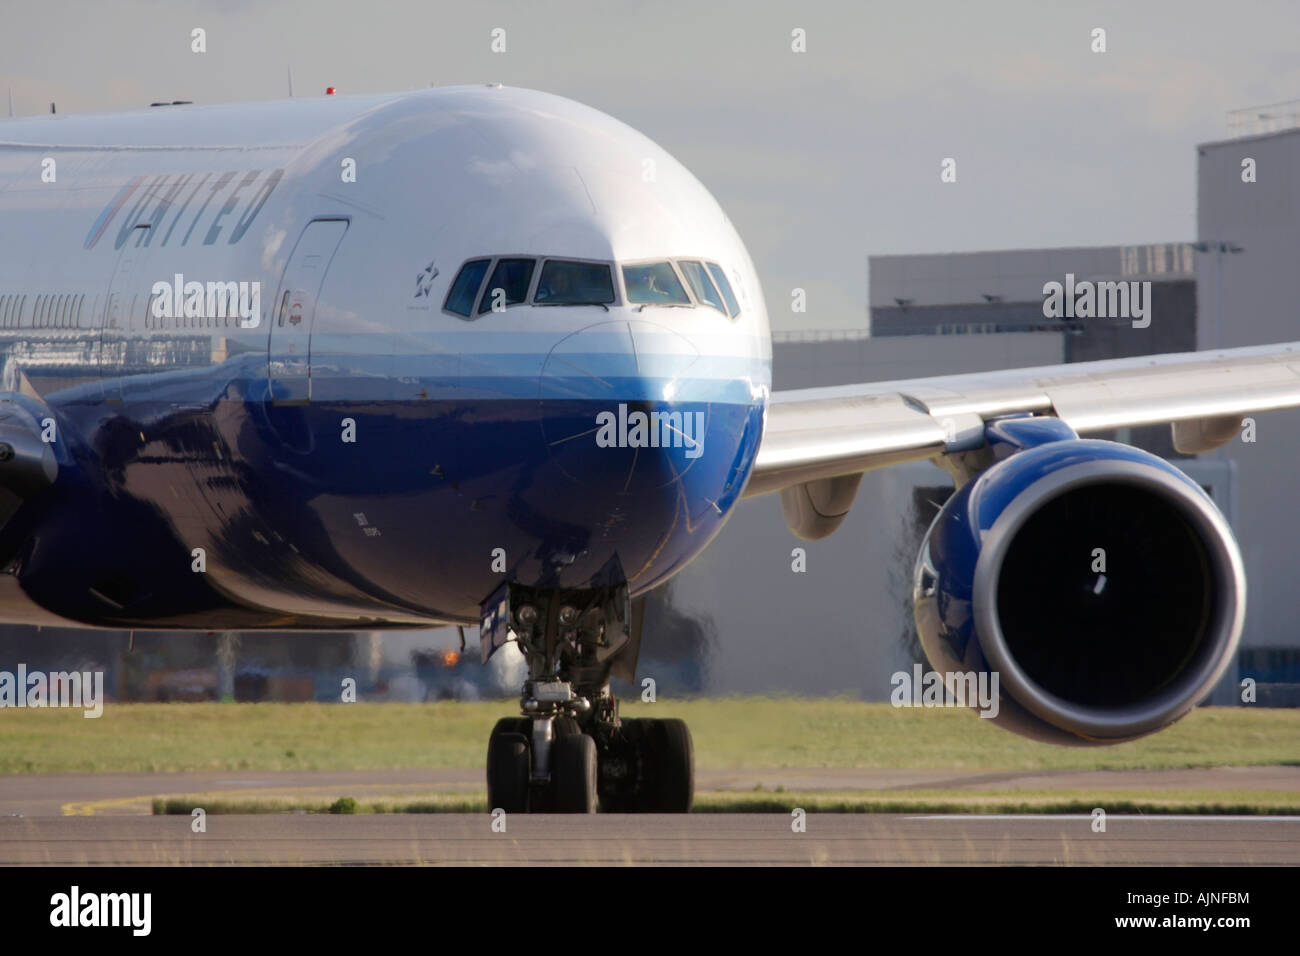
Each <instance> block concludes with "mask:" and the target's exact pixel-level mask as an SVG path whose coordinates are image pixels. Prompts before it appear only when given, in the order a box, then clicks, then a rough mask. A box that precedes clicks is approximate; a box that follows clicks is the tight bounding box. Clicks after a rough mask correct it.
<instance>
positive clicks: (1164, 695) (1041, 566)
mask: <svg viewBox="0 0 1300 956" xmlns="http://www.w3.org/2000/svg"><path fill="white" fill-rule="evenodd" d="M987 433H988V441H989V448H990V450H991V451H992V453H993V455H994V457H995V458H1000V459H1001V460H999V461H997V463H996V464H993V465H992V466H991V467H989V468H988V469H987V470H985V471H984V472H983V473H981V474H980V475H979V477H977V478H975V479H974V480H972V481H970V482H968V483H967V484H965V485H964V486H963V487H961V488H960V489H959V490H958V491H957V492H956V493H955V494H954V495H953V496H952V498H951V499H949V501H948V502H947V504H946V505H945V506H944V507H943V509H942V510H941V511H940V513H939V515H938V516H937V517H936V518H935V520H934V522H933V524H932V525H931V526H930V530H929V532H928V533H927V534H926V537H925V541H924V543H923V545H922V548H921V553H920V556H919V557H918V559H917V564H916V568H915V574H914V580H913V602H914V607H915V615H916V623H917V630H918V632H919V634H920V638H921V644H922V647H923V648H924V650H925V654H926V657H927V658H928V660H929V663H930V666H931V667H932V668H933V669H934V670H935V671H938V672H939V673H941V674H952V673H958V674H961V673H965V674H969V673H971V672H974V673H975V674H977V675H978V674H980V673H981V672H984V673H986V674H989V675H992V674H997V677H998V688H999V691H1000V701H999V706H998V708H997V715H996V717H994V718H993V720H994V721H995V722H997V723H998V724H1000V725H1001V726H1004V727H1006V728H1007V729H1010V730H1013V731H1015V732H1017V733H1020V734H1023V735H1025V736H1028V737H1033V738H1036V739H1040V740H1050V741H1052V742H1055V743H1092V744H1106V743H1119V742H1121V741H1125V740H1131V739H1133V738H1135V737H1140V736H1142V735H1144V734H1148V733H1151V732H1153V731H1156V730H1159V729H1161V728H1163V727H1166V726H1168V725H1169V724H1171V723H1173V722H1174V721H1176V720H1178V719H1179V718H1180V717H1182V716H1183V715H1185V714H1186V713H1187V712H1188V711H1190V710H1191V709H1192V708H1193V707H1195V706H1196V704H1197V703H1199V702H1200V701H1201V700H1202V699H1203V698H1204V697H1205V695H1206V694H1208V693H1209V691H1210V690H1211V689H1212V688H1213V686H1214V684H1215V683H1216V682H1217V681H1218V679H1219V678H1220V677H1221V676H1222V675H1223V673H1224V671H1225V669H1226V668H1227V667H1228V665H1229V663H1230V662H1231V660H1232V658H1233V654H1234V652H1235V650H1236V647H1237V642H1238V640H1239V638H1240V636H1241V629H1242V623H1243V620H1244V617H1245V606H1246V583H1245V574H1244V571H1243V567H1242V561H1241V554H1240V552H1239V550H1238V548H1237V544H1236V541H1235V540H1234V538H1233V535H1232V532H1231V530H1230V528H1229V527H1228V524H1227V522H1226V521H1225V520H1224V518H1223V515H1222V514H1221V513H1220V512H1219V510H1218V508H1216V507H1215V505H1214V503H1213V502H1212V501H1211V500H1210V498H1209V496H1208V495H1207V494H1206V493H1205V492H1204V491H1203V490H1202V489H1201V488H1200V487H1199V486H1198V485H1197V484H1196V483H1195V482H1194V481H1192V479H1191V478H1189V477H1188V476H1187V475H1185V474H1184V473H1183V472H1181V471H1180V470H1178V469H1177V468H1176V467H1174V466H1173V465H1171V464H1169V463H1168V462H1166V461H1164V460H1163V459H1161V458H1158V457H1156V456H1154V455H1151V454H1149V453H1147V452H1144V451H1141V450H1140V449H1136V448H1132V447H1129V446H1127V445H1121V444H1116V443H1115V442H1107V441H1096V440H1081V439H1078V438H1076V437H1074V436H1073V433H1072V432H1070V431H1069V429H1068V428H1067V427H1066V426H1064V425H1063V424H1062V423H1060V422H1059V421H1057V420H1054V419H1032V418H1031V419H1014V420H1007V421H1003V422H997V423H994V424H991V425H990V426H989V427H988V430H987Z"/></svg>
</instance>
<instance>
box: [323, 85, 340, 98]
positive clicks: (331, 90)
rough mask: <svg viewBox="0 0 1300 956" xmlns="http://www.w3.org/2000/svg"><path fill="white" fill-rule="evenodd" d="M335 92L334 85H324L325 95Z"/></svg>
mask: <svg viewBox="0 0 1300 956" xmlns="http://www.w3.org/2000/svg"><path fill="white" fill-rule="evenodd" d="M336 92H338V91H337V90H335V89H334V87H332V86H327V87H325V95H326V96H333V95H334V94H335V93H336Z"/></svg>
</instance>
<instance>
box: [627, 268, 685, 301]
mask: <svg viewBox="0 0 1300 956" xmlns="http://www.w3.org/2000/svg"><path fill="white" fill-rule="evenodd" d="M623 284H624V285H626V286H627V301H628V302H630V303H632V304H633V305H690V304H691V300H690V297H689V296H688V295H687V294H686V290H685V289H684V288H682V283H681V280H680V279H678V278H677V273H676V272H674V271H673V266H672V263H670V262H643V263H640V264H638V265H633V266H624V267H623Z"/></svg>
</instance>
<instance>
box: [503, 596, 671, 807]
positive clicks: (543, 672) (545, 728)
mask: <svg viewBox="0 0 1300 956" xmlns="http://www.w3.org/2000/svg"><path fill="white" fill-rule="evenodd" d="M638 631H639V626H634V623H633V614H632V608H631V604H630V602H629V600H628V595H627V587H626V586H625V585H620V586H613V587H606V588H595V589H591V590H583V591H576V590H569V591H558V590H543V589H537V588H525V587H522V586H519V585H515V584H506V585H503V586H502V587H501V589H500V590H498V591H497V593H496V594H495V595H493V597H492V599H491V600H490V601H488V603H487V604H485V605H484V615H483V629H482V641H483V645H484V653H485V659H486V656H487V655H490V654H491V652H492V651H494V650H496V649H497V648H498V647H500V646H502V645H503V644H504V643H505V642H506V641H508V640H515V641H516V642H518V645H519V649H520V650H521V651H522V652H523V654H524V658H525V660H526V661H527V663H528V674H529V677H528V680H527V681H525V683H524V689H523V694H522V695H521V697H520V701H519V704H520V710H521V711H522V713H523V716H521V717H505V718H502V719H501V720H499V721H497V725H496V727H494V728H493V730H492V736H491V737H490V738H489V740H488V759H487V784H488V805H489V807H490V808H493V809H495V808H498V807H499V808H501V809H503V810H505V811H506V812H507V813H510V812H515V813H527V812H534V813H536V812H551V813H595V812H596V809H597V807H598V806H599V808H600V809H601V810H602V811H605V812H622V813H634V812H641V813H646V812H649V813H687V812H689V811H690V809H691V804H692V802H693V799H694V788H695V781H694V774H695V760H694V750H693V746H692V743H691V734H690V731H689V730H688V729H687V727H686V724H685V723H683V722H682V721H680V720H657V719H620V718H619V716H618V700H617V699H616V698H615V697H614V695H613V694H611V693H610V689H609V679H610V675H611V674H614V675H616V676H619V677H625V678H627V679H629V680H631V679H632V678H633V677H634V676H635V672H636V655H637V651H638V649H639V644H640V634H639V633H638Z"/></svg>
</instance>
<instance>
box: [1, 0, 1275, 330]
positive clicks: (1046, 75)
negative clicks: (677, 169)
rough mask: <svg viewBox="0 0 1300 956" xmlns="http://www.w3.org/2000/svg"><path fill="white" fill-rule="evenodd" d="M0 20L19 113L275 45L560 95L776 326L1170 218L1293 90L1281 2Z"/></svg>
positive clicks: (120, 10)
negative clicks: (1245, 132) (685, 210)
mask: <svg viewBox="0 0 1300 956" xmlns="http://www.w3.org/2000/svg"><path fill="white" fill-rule="evenodd" d="M0 23H2V24H3V30H2V32H0V96H2V95H3V88H4V87H11V88H12V89H13V96H14V102H15V107H16V111H17V112H18V113H19V114H20V115H21V114H28V113H37V112H45V111H47V110H48V109H49V102H50V101H51V100H54V101H56V102H57V103H58V108H59V112H61V113H68V112H80V111H88V110H105V109H120V108H129V107H137V106H144V105H147V104H148V103H149V102H150V101H152V100H159V99H168V100H170V99H189V100H194V101H195V102H221V101H229V100H254V99H265V98H276V97H281V96H283V95H285V93H286V92H287V80H286V68H287V67H289V66H292V68H293V73H294V80H295V86H296V92H297V94H298V95H300V96H302V95H317V94H319V93H321V92H322V91H323V90H324V88H325V87H326V86H328V85H334V86H337V87H338V88H339V89H340V91H341V92H375V91H383V90H400V89H411V88H416V87H424V86H427V85H428V84H430V83H437V84H439V85H451V84H457V83H477V82H488V81H495V82H501V83H505V84H507V85H513V86H526V87H534V88H537V89H543V90H547V91H549V92H552V93H558V94H560V95H563V96H568V97H571V98H573V99H576V100H580V101H582V102H584V103H587V104H589V105H591V106H594V107H596V108H598V109H601V110H604V111H605V112H607V113H610V114H612V115H614V116H616V117H618V118H619V119H621V120H623V121H625V122H627V123H629V124H631V125H632V126H634V127H636V128H638V129H640V130H641V131H643V132H644V133H646V134H647V135H649V136H650V137H651V138H652V139H654V140H656V141H658V142H659V143H660V144H661V145H662V146H664V147H665V148H666V149H668V150H669V151H670V152H672V153H673V154H674V155H676V156H677V158H678V159H680V160H681V161H682V162H684V163H685V164H686V165H687V166H688V167H689V168H690V169H691V170H692V171H693V172H694V173H695V174H696V175H697V176H699V178H700V179H701V180H702V181H703V182H704V183H705V185H707V186H708V187H709V188H710V189H711V190H712V191H713V193H714V194H715V195H716V196H717V197H718V199H719V200H720V201H721V203H722V205H723V206H724V208H726V210H727V211H728V213H729V214H730V215H731V218H732V220H733V221H734V222H735V224H736V226H737V228H738V229H739V230H740V232H741V235H742V236H743V237H744V239H745V241H746V242H747V244H748V245H749V248H750V251H751V253H752V254H753V256H754V259H755V261H756V263H757V265H758V268H759V272H760V274H761V275H762V277H763V281H764V289H765V292H766V294H767V298H768V306H769V310H770V311H771V313H772V318H773V325H774V326H775V327H777V328H797V327H804V328H833V327H844V326H861V325H863V324H864V322H865V304H866V260H867V256H869V255H878V254H884V253H914V252H952V251H970V250H982V249H999V248H1025V247H1037V246H1071V245H1106V244H1131V243H1142V242H1157V241H1173V240H1185V239H1190V238H1194V236H1195V219H1196V205H1195V182H1194V176H1195V162H1194V160H1195V144H1197V143H1198V142H1204V141H1209V140H1216V139H1223V138H1226V137H1227V136H1228V135H1229V134H1228V128H1227V124H1226V119H1225V113H1226V112H1227V111H1228V110H1230V109H1235V108H1239V107H1244V106H1253V105H1259V104H1264V103H1271V102H1275V101H1279V100H1287V99H1292V98H1296V97H1300V39H1298V38H1300V4H1297V3H1294V2H1289V0H1287V2H1276V3H1239V2H1233V3H1228V2H1219V3H1204V2H1191V0H1182V2H1143V3H1140V4H1137V3H1132V2H1127V3H1088V4H1083V3H1075V4H1065V3H1048V2H1042V0H1040V2H1032V3H1031V2H1023V3H990V2H980V3H965V2H963V3H956V2H952V3H901V2H898V3H895V2H888V3H867V2H863V0H857V2H845V3H831V2H820V0H801V2H762V3H759V2H749V3H744V2H714V3H709V2H707V0H686V2H676V0H655V2H609V0H606V2H576V0H574V2H567V0H546V2H537V0H526V2H513V0H510V2H506V0H499V2H492V0H486V2H484V0H475V2H462V3H439V2H430V0H399V2H384V0H371V2H348V0H332V2H306V0H304V2H281V0H258V2H252V0H249V2H244V0H222V2H215V0H214V2H203V0H191V2H185V0H166V2H163V0H112V2H102V3H90V2H82V3H76V2H71V0H40V2H33V3H20V2H17V0H0ZM194 27H203V28H204V29H205V30H206V31H207V42H208V52H207V53H205V54H202V55H196V54H193V53H191V52H190V31H191V30H192V29H193V28H194ZM496 27H500V28H502V29H504V30H505V31H506V47H507V49H506V52H505V53H495V54H494V53H492V52H491V50H490V42H491V35H490V34H491V31H492V29H493V28H496ZM1096 27H1101V28H1104V29H1105V30H1106V42H1107V52H1105V53H1093V52H1092V51H1091V49H1090V47H1091V44H1092V37H1091V33H1092V30H1093V29H1094V28H1096ZM795 28H801V29H803V30H804V31H806V36H807V52H806V53H802V54H796V53H793V52H791V31H792V30H794V29H795ZM0 102H2V101H0ZM0 109H2V107H0ZM945 157H953V158H955V159H956V160H957V182H956V183H953V184H944V183H941V182H940V178H939V170H940V162H941V160H942V159H943V158H945ZM795 286H801V287H803V288H805V289H806V290H807V293H808V312H807V313H806V314H804V315H797V316H796V315H792V314H791V313H790V309H789V302H790V290H791V289H792V288H793V287H795Z"/></svg>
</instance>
